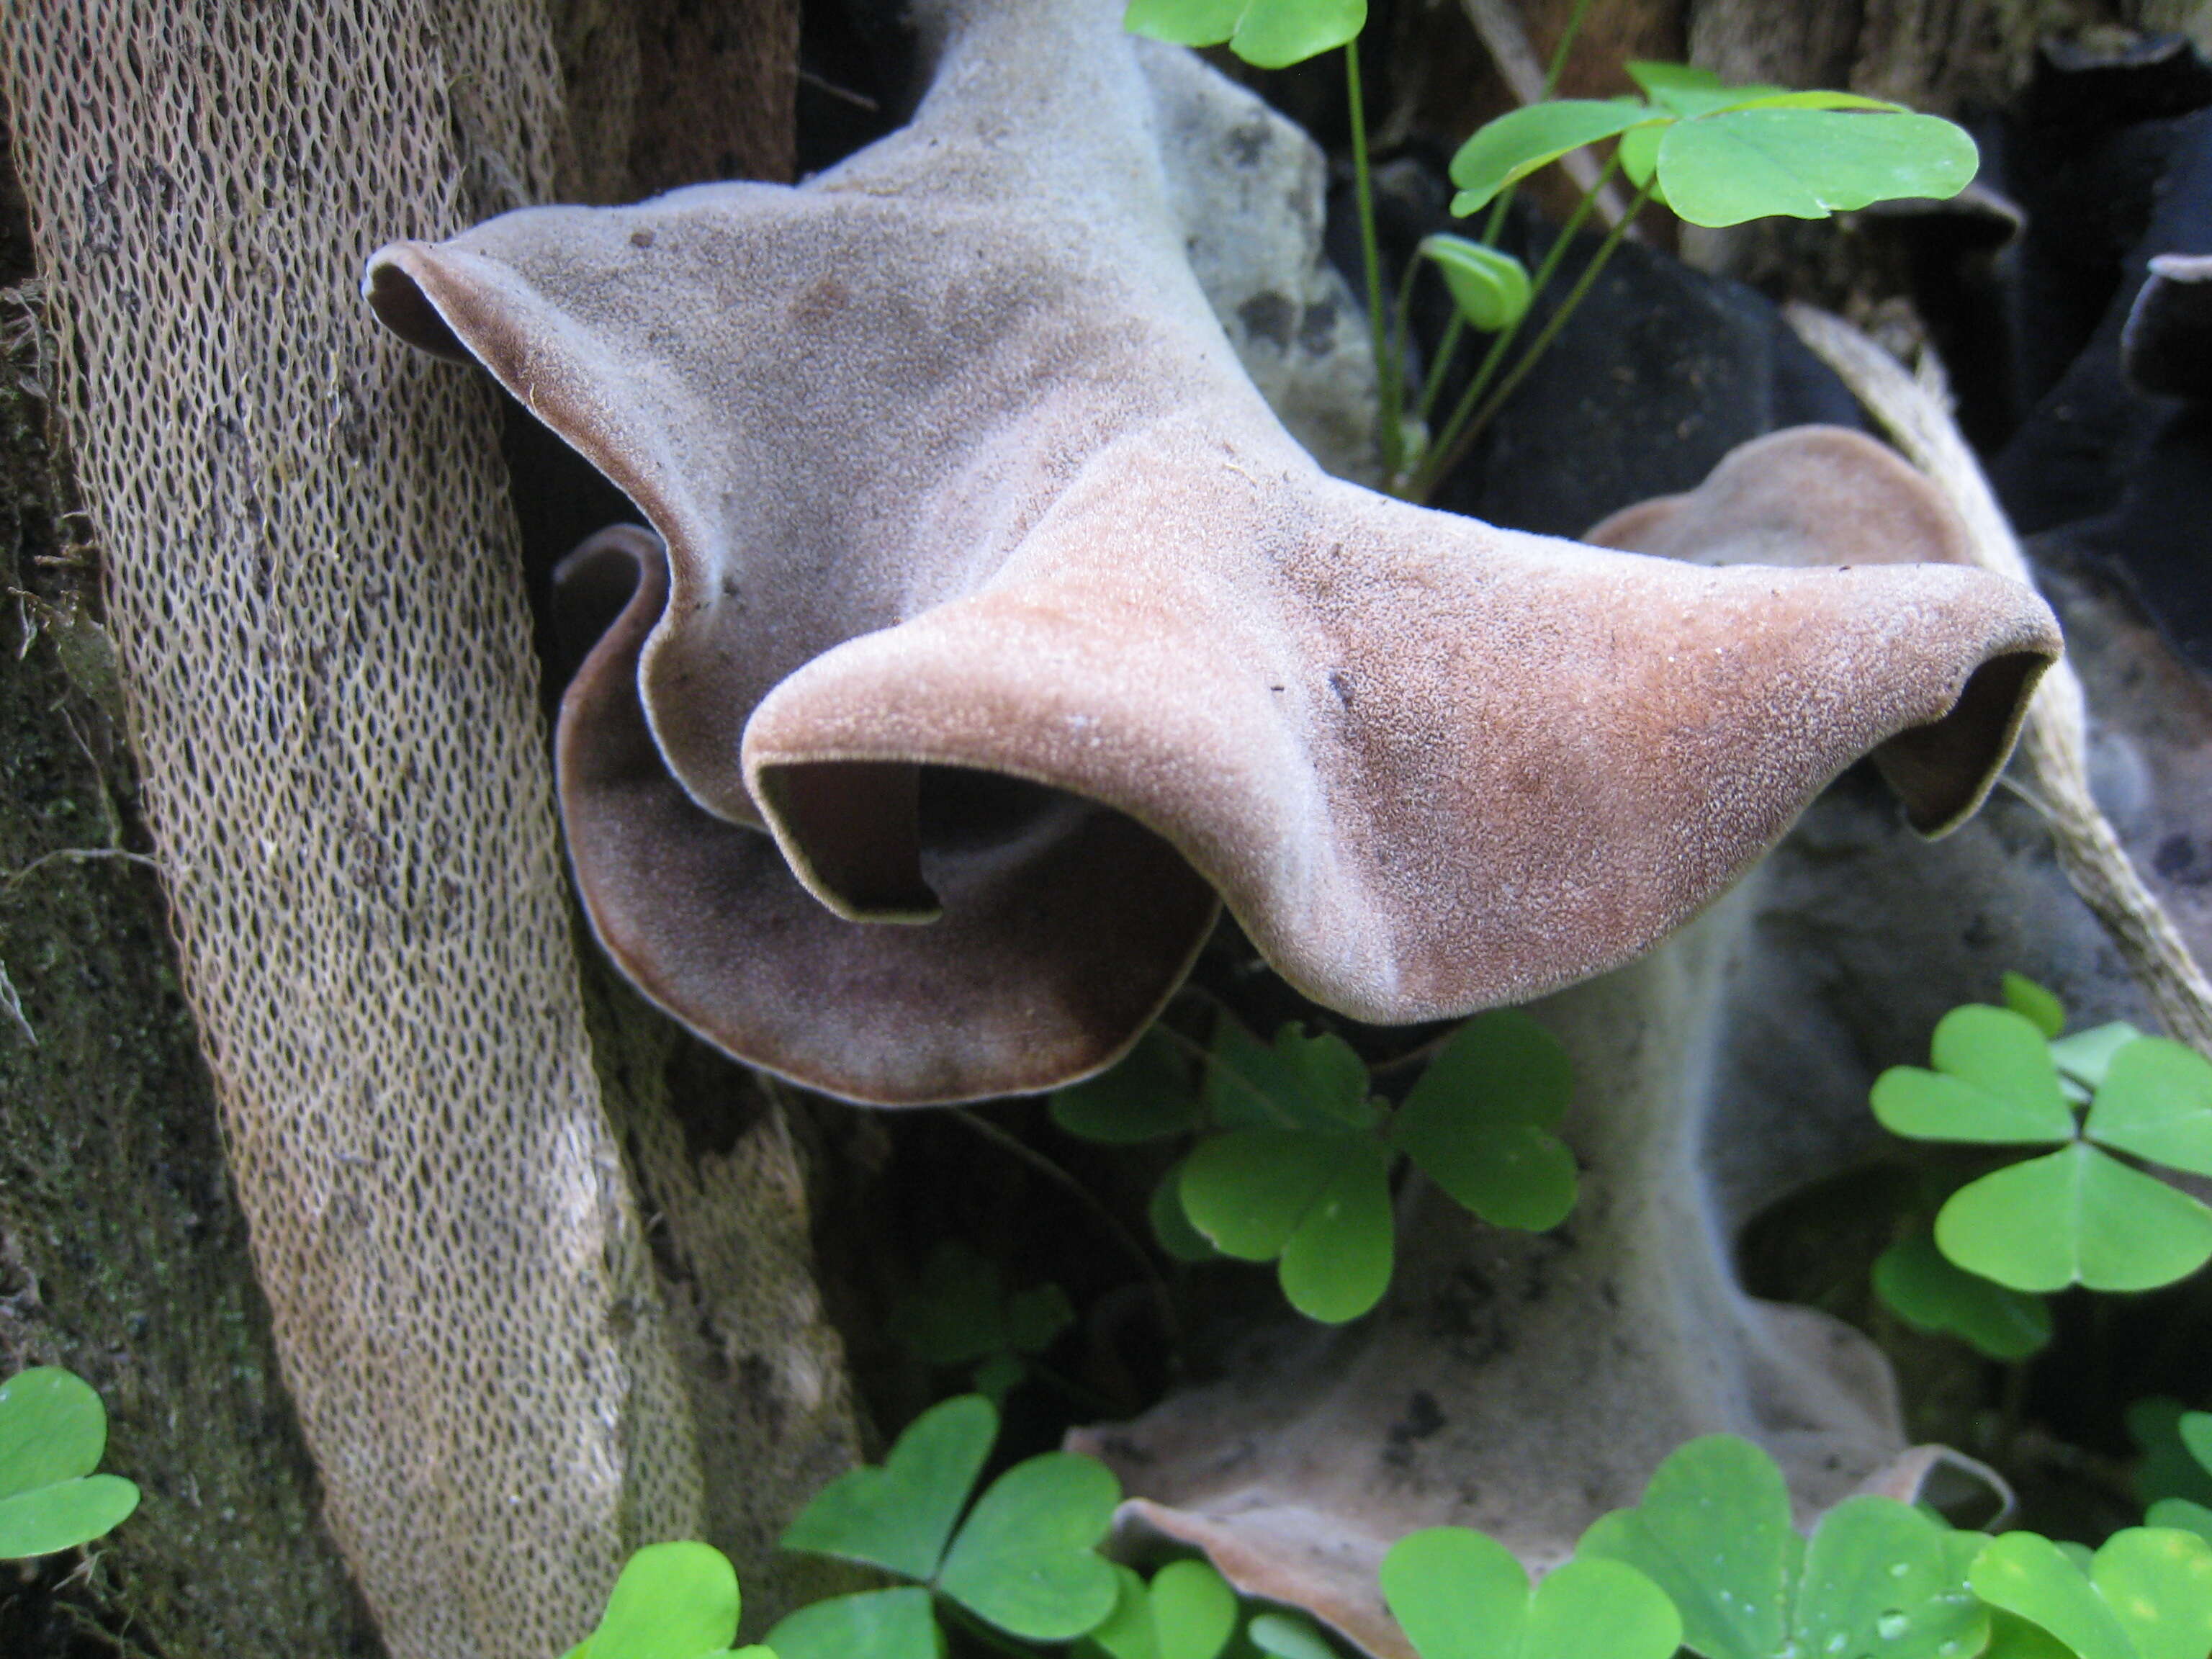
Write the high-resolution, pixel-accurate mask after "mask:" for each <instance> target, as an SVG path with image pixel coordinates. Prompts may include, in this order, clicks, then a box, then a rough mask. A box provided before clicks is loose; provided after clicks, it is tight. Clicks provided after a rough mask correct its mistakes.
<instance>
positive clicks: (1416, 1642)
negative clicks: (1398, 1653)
mask: <svg viewBox="0 0 2212 1659" xmlns="http://www.w3.org/2000/svg"><path fill="white" fill-rule="evenodd" d="M1381 1576H1382V1580H1383V1600H1384V1601H1387V1602H1388V1603H1389V1607H1390V1615H1391V1617H1392V1618H1394V1619H1395V1620H1397V1621H1398V1625H1399V1627H1400V1628H1401V1629H1402V1630H1403V1631H1404V1632H1406V1638H1407V1640H1408V1641H1410V1642H1411V1643H1412V1644H1413V1648H1414V1650H1415V1651H1416V1652H1418V1653H1419V1655H1420V1656H1421V1659H1583V1656H1585V1655H1597V1654H1602V1655H1604V1656H1605V1659H1670V1656H1671V1655H1673V1654H1674V1651H1675V1650H1676V1649H1677V1648H1679V1647H1680V1645H1681V1642H1682V1620H1681V1616H1680V1614H1679V1613H1677V1612H1676V1611H1675V1608H1674V1603H1673V1602H1672V1601H1669V1600H1668V1597H1667V1595H1666V1593H1665V1592H1664V1591H1663V1590H1662V1589H1659V1587H1658V1586H1657V1585H1656V1584H1654V1583H1652V1582H1651V1580H1650V1578H1648V1577H1645V1576H1644V1574H1643V1573H1641V1572H1639V1571H1637V1570H1636V1569H1635V1568H1633V1567H1632V1566H1627V1565H1623V1564H1622V1563H1620V1562H1618V1561H1612V1560H1606V1559H1599V1558H1596V1557H1592V1558H1590V1559H1576V1560H1573V1561H1570V1562H1568V1563H1567V1564H1566V1565H1565V1566H1563V1567H1560V1568H1559V1569H1558V1570H1557V1571H1554V1572H1552V1573H1551V1574H1549V1575H1547V1577H1545V1579H1544V1581H1543V1582H1542V1583H1541V1584H1539V1585H1537V1586H1536V1587H1535V1588H1534V1589H1533V1590H1532V1589H1530V1588H1529V1587H1528V1574H1527V1573H1526V1572H1525V1571H1522V1566H1521V1564H1520V1562H1519V1561H1517V1560H1516V1559H1514V1557H1513V1554H1512V1553H1511V1552H1510V1550H1508V1549H1507V1548H1506V1547H1504V1545H1503V1544H1500V1543H1498V1541H1495V1540H1494V1539H1491V1538H1486V1537H1485V1536H1484V1535H1483V1534H1480V1533H1479V1532H1471V1531H1468V1529H1466V1528H1462V1527H1435V1528H1430V1529H1429V1530H1428V1531H1425V1532H1417V1533H1413V1534H1411V1535H1409V1536H1407V1537H1405V1538H1401V1539H1400V1540H1399V1541H1398V1542H1397V1543H1396V1544H1395V1545H1393V1546H1392V1547H1391V1549H1390V1553H1389V1554H1388V1555H1386V1556H1384V1557H1383V1568H1382V1575H1381Z"/></svg>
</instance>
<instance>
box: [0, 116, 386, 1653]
mask: <svg viewBox="0 0 2212 1659" xmlns="http://www.w3.org/2000/svg"><path fill="white" fill-rule="evenodd" d="M50 369H51V364H50V362H49V359H48V356H47V343H46V340H45V338H44V336H43V334H42V332H41V331H40V290H39V289H38V286H37V284H36V283H35V281H34V280H33V276H32V271H31V262H30V251H29V246H28V241H27V236H26V234H25V229H24V225H23V222H22V206H21V195H20V192H19V191H17V190H16V188H15V179H14V176H13V173H12V171H10V170H9V169H8V168H7V167H6V159H5V153H4V141H3V140H0V589H4V590H5V598H4V602H0V1376H6V1375H8V1374H9V1373H11V1372H13V1371H15V1370H19V1369H21V1368H22V1367H24V1366H27V1365H32V1364H64V1365H67V1366H69V1367H70V1368H71V1369H72V1370H76V1371H77V1372H79V1373H80V1374H81V1375H82V1376H85V1377H87V1378H88V1379H89V1380H90V1381H91V1382H92V1383H94V1386H96V1387H97V1388H98V1389H100V1393H101V1395H103V1396H104V1397H105V1399H106V1401H107V1405H108V1409H109V1413H110V1419H111V1425H112V1426H111V1435H110V1439H109V1445H108V1454H107V1459H106V1465H105V1467H106V1468H109V1469H111V1470H112V1471H114V1472H116V1473H118V1474H125V1475H126V1476H128V1477H130V1478H131V1479H132V1480H136V1481H137V1482H138V1484H139V1486H140V1487H141V1489H142V1490H143V1493H144V1499H143V1504H142V1505H141V1507H140V1509H139V1510H138V1513H137V1515H136V1516H133V1517H132V1518H131V1520H130V1521H129V1522H126V1523H125V1525H124V1526H123V1528H121V1529H120V1530H119V1531H118V1532H117V1533H116V1534H114V1535H113V1536H112V1538H110V1539H109V1540H107V1541H106V1542H104V1543H102V1544H100V1546H98V1547H96V1548H95V1549H94V1551H93V1552H92V1553H91V1556H90V1561H91V1566H90V1571H88V1572H86V1573H84V1574H83V1575H82V1577H77V1578H76V1579H75V1580H74V1582H73V1583H71V1584H70V1588H69V1589H67V1590H66V1591H64V1592H62V1593H61V1594H60V1595H58V1596H57V1595H54V1594H53V1592H54V1591H55V1590H56V1588H57V1586H58V1584H59V1583H60V1582H61V1581H62V1580H63V1579H64V1577H65V1576H70V1575H72V1574H73V1571H74V1570H75V1569H76V1566H77V1565H78V1558H76V1557H75V1556H65V1557H60V1558H55V1559H52V1560H50V1561H49V1562H47V1563H46V1564H45V1565H43V1566H42V1567H41V1568H40V1570H39V1571H38V1572H37V1574H36V1575H35V1577H33V1578H32V1579H30V1580H29V1581H28V1582H27V1583H21V1584H18V1585H15V1586H11V1587H9V1589H7V1590H5V1591H4V1592H0V1651H7V1652H10V1653H19V1654H23V1655H26V1656H30V1655H37V1654H45V1653H58V1652H59V1651H61V1650H60V1648H59V1647H58V1646H56V1645H55V1644H56V1643H58V1641H60V1640H61V1639H62V1635H63V1632H65V1631H67V1630H69V1629H70V1628H71V1627H72V1626H76V1627H80V1628H82V1629H84V1630H86V1631H87V1632H102V1633H104V1634H105V1635H106V1638H108V1639H109V1641H110V1642H112V1643H115V1644H119V1643H121V1642H123V1641H125V1640H128V1641H129V1642H130V1643H131V1644H134V1648H135V1649H136V1650H153V1651H155V1652H157V1653H159V1654H161V1655H162V1656H164V1659H218V1656H259V1655H264V1654H266V1655H276V1654H281V1653H290V1654H313V1655H330V1656H333V1659H337V1656H361V1659H368V1656H372V1655H374V1654H377V1653H379V1652H380V1651H381V1650H380V1648H379V1646H378V1645H377V1642H376V1638H375V1636H374V1632H373V1631H372V1630H371V1628H370V1626H369V1624H368V1618H367V1615H366V1613H365V1612H364V1610H363V1609H362V1606H361V1604H360V1600H359V1597H358V1596H357V1595H356V1594H355V1592H354V1589H353V1586H352V1584H351V1583H350V1581H349V1578H348V1577H347V1575H346V1571H345V1568H344V1565H343V1563H342V1562H341V1561H340V1559H338V1555H337V1549H336V1547H335V1546H334V1545H333V1544H332V1543H331V1540H330V1538H329V1536H328V1535H327V1534H325V1531H324V1530H323V1527H322V1524H321V1522H320V1519H319V1504H320V1495H319V1489H318V1486H317V1482H316V1480H315V1476H314V1473H313V1468H311V1466H310V1465H309V1463H308V1462H307V1453H306V1449H305V1448H304V1446H303V1445H302V1443H301V1438H300V1433H299V1429H298V1426H297V1425H296V1423H295V1421H294V1419H293V1414H292V1407H291V1403H290V1401H289V1399H288V1398H287V1397H286V1395H285V1394H284V1391H283V1388H282V1387H281V1386H280V1384H279V1383H278V1380H277V1374H276V1356H275V1352H274V1350H273V1348H272V1346H271V1344H270V1334H269V1315H268V1310H267V1307H266V1305H265V1304H264V1302H263V1300H262V1297H261V1294H260V1292H259V1291H258V1289H257V1288H256V1286H255V1284H254V1279H253V1270H252V1262H251V1261H250V1260H249V1259H248V1257H247V1254H246V1226H245V1222H244V1219H243V1218H242V1217H241V1216H240V1213H239V1210H238V1206H237V1203H236V1200H235V1198H234V1194H233V1193H232V1191H231V1188H230V1184H229V1182H228V1177H227V1176H226V1175H225V1173H224V1168H223V1148H222V1137H221V1135H220V1133H218V1130H217V1127H216V1107H215V1099H214V1095H213V1092H212V1089H211V1085H210V1081H209V1079H208V1074H207V1071H206V1067H205V1066H204V1063H203V1061H202V1060H201V1058H200V1055H199V1051H198V1048H197V1042H196V1038H195V1034H194V1031H193V1028H192V1023H191V1018H190V1016H189V1015H188V1013H187V1012H186V1011H185V1006H184V1002H183V999H182V997H181V996H180V995H179V990H178V981H177V973H176V964H175V959H174V953H173V950H172V947H171V945H170V943H169V939H168V936H167V915H166V908H165V905H164V902H163V900H162V896H161V887H160V884H159V883H158V881H157V880H156V878H155V875H154V873H153V872H151V871H150V870H149V869H147V868H146V867H144V866H143V865H142V864H140V863H138V862H137V849H143V848H144V847H145V846H146V845H147V842H146V838H145V835H144V831H143V827H142V826H141V825H140V823H139V822H138V818H137V785H136V781H135V778H134V776H133V775H132V770H131V761H130V757H129V756H128V754H127V753H126V752H125V748H124V745H123V744H122V743H121V742H120V740H119V733H118V729H117V722H116V720H115V719H114V710H115V708H116V707H117V705H116V702H115V690H116V687H115V681H114V668H113V662H112V647H109V646H108V644H107V641H106V634H105V632H104V631H103V630H102V629H101V627H100V623H99V621H98V617H99V615H100V601H99V568H98V559H99V550H98V549H97V548H96V547H91V546H86V545H82V544H78V543H76V541H75V540H74V537H75V536H76V535H77V534H82V532H83V526H82V521H81V520H75V519H71V518H70V517H68V516H67V515H65V514H64V513H62V512H60V511H59V510H58V497H60V498H61V499H64V500H65V499H66V492H67V489H68V486H67V483H66V479H65V478H64V477H63V476H62V472H61V469H60V466H59V464H58V460H57V458H55V457H54V456H52V455H51V454H50V453H48V451H47V449H46V441H45V432H46V403H45V396H44V394H45V392H46V389H47V386H48V384H49V374H50Z"/></svg>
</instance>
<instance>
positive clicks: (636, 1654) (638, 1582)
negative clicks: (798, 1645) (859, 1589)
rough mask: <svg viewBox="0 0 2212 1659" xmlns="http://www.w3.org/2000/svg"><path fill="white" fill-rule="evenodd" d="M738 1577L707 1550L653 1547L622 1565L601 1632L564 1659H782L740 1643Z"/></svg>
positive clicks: (716, 1552)
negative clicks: (738, 1645) (734, 1647)
mask: <svg viewBox="0 0 2212 1659" xmlns="http://www.w3.org/2000/svg"><path fill="white" fill-rule="evenodd" d="M738 1605H739V1598H738V1571H737V1569H736V1568H735V1567H733V1566H732V1565H730V1559H729V1557H727V1556H726V1555H724V1554H723V1553H721V1551H720V1550H718V1549H715V1548H714V1547H713V1546H711V1545H708V1544H695V1543H689V1542H676V1543H669V1544H648V1545H647V1546H646V1547H644V1548H643V1549H641V1550H639V1551H638V1552H637V1553H635V1554H634V1555H632V1556H631V1557H630V1559H629V1560H628V1561H627V1562H625V1563H624V1564H623V1570H622V1572H621V1575H620V1576H619V1577H617V1578H616V1580H615V1587H614V1589H612V1590H611V1592H609V1594H608V1595H607V1607H606V1611H605V1613H602V1614H601V1615H600V1617H599V1627H598V1628H597V1629H596V1630H594V1631H593V1632H592V1633H591V1634H590V1635H589V1636H587V1637H586V1638H584V1640H583V1641H582V1642H580V1643H579V1644H577V1645H576V1646H575V1647H574V1648H572V1649H570V1650H569V1651H568V1656H567V1659H777V1656H776V1655H775V1654H774V1653H772V1652H770V1651H769V1650H768V1649H767V1648H763V1647H749V1648H741V1649H738V1650H734V1651H733V1650H732V1648H731V1646H730V1644H732V1642H734V1641H736V1640H737V1639H738Z"/></svg>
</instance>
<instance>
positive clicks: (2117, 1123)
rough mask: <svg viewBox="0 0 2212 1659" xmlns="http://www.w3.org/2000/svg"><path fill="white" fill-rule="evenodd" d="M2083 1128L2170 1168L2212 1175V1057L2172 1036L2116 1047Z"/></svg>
mask: <svg viewBox="0 0 2212 1659" xmlns="http://www.w3.org/2000/svg"><path fill="white" fill-rule="evenodd" d="M2082 1133H2085V1134H2087V1136H2088V1137H2089V1138H2090V1139H2093V1140H2098V1141H2101V1142H2103V1143H2104V1144H2105V1145H2106V1146H2114V1147H2118V1149H2119V1150H2120V1151H2121V1152H2132V1153H2134V1154H2135V1155H2136V1157H2137V1158H2147V1159H2148V1160H2149V1161H2150V1162H2151V1163H2153V1164H2165V1165H2166V1167H2167V1168H2168V1169H2172V1170H2188V1171H2189V1172H2190V1174H2191V1175H2201V1176H2212V1062H2209V1061H2207V1060H2205V1058H2204V1057H2203V1055H2202V1054H2198V1053H2197V1051H2196V1050H2195V1049H2194V1048H2187V1047H2185V1045H2183V1044H2181V1043H2179V1042H2173V1041H2172V1040H2171V1039H2169V1038H2166V1037H2142V1038H2140V1039H2138V1040H2137V1041H2136V1042H2130V1043H2128V1044H2126V1045H2124V1047H2122V1048H2118V1049H2116V1050H2115V1051H2114V1052H2113V1054H2112V1059H2111V1060H2110V1061H2109V1062H2108V1064H2107V1066H2106V1071H2105V1075H2104V1079H2103V1080H2102V1081H2101V1082H2100V1083H2099V1085H2097V1095H2096V1099H2095V1101H2094V1103H2093V1104H2092V1105H2091V1106H2090V1108H2089V1117H2088V1121H2087V1123H2085V1124H2084V1125H2083V1126H2082Z"/></svg>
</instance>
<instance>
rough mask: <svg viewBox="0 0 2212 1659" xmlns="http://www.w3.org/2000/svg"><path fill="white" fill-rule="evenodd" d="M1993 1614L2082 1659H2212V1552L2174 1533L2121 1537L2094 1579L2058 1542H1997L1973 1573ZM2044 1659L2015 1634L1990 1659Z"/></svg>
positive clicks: (2098, 1563) (2023, 1536)
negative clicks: (2036, 1658) (2209, 1657)
mask: <svg viewBox="0 0 2212 1659" xmlns="http://www.w3.org/2000/svg"><path fill="white" fill-rule="evenodd" d="M1967 1581H1968V1583H1971V1584H1972V1587H1973V1589H1974V1593H1975V1594H1976V1595H1978V1596H1980V1597H1981V1598H1982V1600H1983V1601H1986V1602H1988V1603H1989V1605H1990V1606H1991V1607H1996V1608H1998V1609H1999V1610H2001V1611H2002V1612H2004V1613H2008V1614H2010V1615H2011V1616H2012V1617H2013V1619H2015V1620H2018V1621H2020V1622H2021V1624H2025V1625H2027V1626H2033V1629H2034V1630H2035V1631H2038V1632H2042V1633H2043V1634H2045V1635H2046V1636H2048V1637H2050V1638H2055V1639H2056V1640H2057V1642H2058V1643H2060V1644H2063V1647H2064V1649H2065V1650H2067V1651H2069V1652H2070V1653H2072V1654H2074V1655H2076V1656H2078V1659H2204V1655H2205V1654H2206V1653H2207V1652H2208V1651H2212V1544H2208V1543H2206V1541H2204V1540H2203V1539H2202V1538H2199V1537H2197V1535H2196V1534H2193V1533H2188V1532H2181V1531H2178V1530H2175V1529H2173V1528H2160V1527H2130V1528H2128V1529H2127V1530H2126V1531H2124V1532H2119V1533H2116V1534H2113V1535H2112V1538H2110V1539H2109V1540H2107V1541H2106V1543H2105V1545H2104V1547H2102V1548H2100V1549H2099V1550H2098V1551H2097V1553H2096V1554H2095V1555H2094V1556H2093V1558H2092V1559H2091V1561H2090V1563H2089V1565H2088V1567H2087V1571H2084V1570H2083V1568H2082V1567H2081V1565H2080V1564H2079V1563H2078V1562H2076V1561H2075V1559H2073V1558H2072V1557H2070V1556H2069V1555H2068V1554H2067V1553H2066V1552H2064V1551H2063V1550H2062V1549H2060V1548H2059V1547H2057V1545H2055V1544H2053V1543H2052V1542H2051V1541H2050V1540H2049V1539H2047V1538H2043V1537H2040V1536H2039V1535H2037V1534H2034V1533H2027V1532H2012V1533H2007V1534H2005V1535H2004V1536H2003V1537H2002V1538H1998V1539H1996V1540H1993V1541H1991V1542H1990V1544H1989V1545H1988V1547H1985V1548H1984V1549H1983V1550H1982V1552H1981V1553H1980V1554H1978V1556H1977V1557H1976V1558H1975V1559H1974V1563H1973V1565H1972V1569H1971V1571H1969V1572H1968V1575H1967ZM2037 1651H2039V1650H2038V1649H2037V1648H2036V1647H2035V1646H2034V1645H2033V1643H2032V1641H2030V1640H2029V1639H2027V1638H2023V1637H2022V1636H2021V1634H2020V1633H2019V1632H2017V1631H2016V1630H2010V1629H2008V1631H2007V1632H2004V1635H2003V1643H2002V1646H2000V1645H1997V1644H1992V1646H1991V1648H1990V1653H1991V1654H1992V1655H1993V1656H1996V1659H2007V1656H2008V1655H2011V1654H2014V1653H2033V1652H2037Z"/></svg>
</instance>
